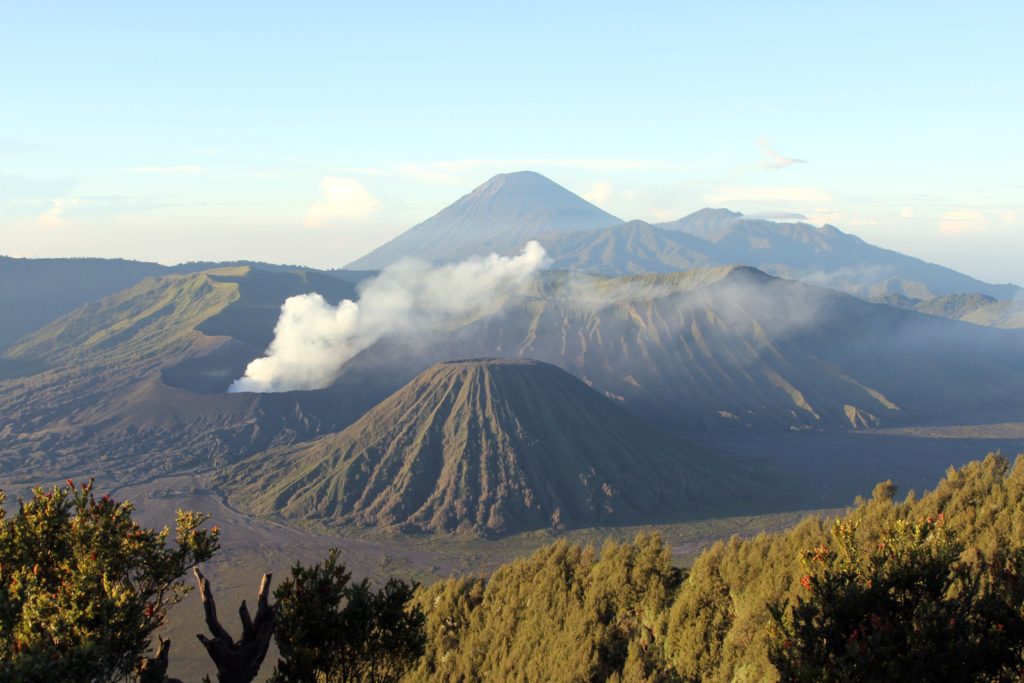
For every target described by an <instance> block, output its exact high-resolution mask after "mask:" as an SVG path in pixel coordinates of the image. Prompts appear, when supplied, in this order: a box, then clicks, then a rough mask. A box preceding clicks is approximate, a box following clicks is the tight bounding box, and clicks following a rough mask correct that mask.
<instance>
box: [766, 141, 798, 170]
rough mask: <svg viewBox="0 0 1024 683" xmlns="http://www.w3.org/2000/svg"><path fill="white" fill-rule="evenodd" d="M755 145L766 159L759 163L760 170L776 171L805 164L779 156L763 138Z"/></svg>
mask: <svg viewBox="0 0 1024 683" xmlns="http://www.w3.org/2000/svg"><path fill="white" fill-rule="evenodd" d="M757 144H758V146H759V147H760V148H761V151H762V152H764V155H765V157H767V158H766V159H765V160H764V161H762V162H761V168H763V169H766V170H769V171H778V170H779V169H782V168H786V167H787V166H792V165H793V164H806V163H807V161H806V160H805V159H794V158H791V157H786V156H783V155H781V154H779V153H778V152H776V151H775V148H774V147H772V146H771V143H769V142H768V140H767V139H765V138H761V139H760V140H758V141H757Z"/></svg>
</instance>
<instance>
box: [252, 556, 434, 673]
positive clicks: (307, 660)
mask: <svg viewBox="0 0 1024 683" xmlns="http://www.w3.org/2000/svg"><path fill="white" fill-rule="evenodd" d="M351 578H352V577H351V574H350V573H349V572H348V571H347V570H346V569H345V566H344V565H342V564H340V563H339V561H338V551H337V550H334V551H331V553H330V555H329V556H328V557H327V559H326V560H324V561H323V562H322V563H320V564H317V565H314V566H312V567H303V566H302V565H301V564H296V565H295V566H294V567H293V568H292V573H291V577H290V578H289V579H287V580H286V581H285V582H284V583H282V584H281V585H280V586H278V588H277V590H275V591H274V597H275V598H277V605H278V610H279V611H278V625H277V631H276V639H277V646H278V649H279V651H280V653H281V659H280V661H278V663H277V667H276V668H275V670H274V676H273V678H272V679H271V680H272V681H274V683H306V682H308V681H343V682H345V683H348V682H356V681H366V682H367V683H392V682H394V681H397V680H399V679H400V678H401V676H402V674H403V673H404V672H405V671H406V669H408V668H409V666H410V665H411V664H412V663H413V662H415V661H416V660H417V659H418V658H419V657H420V655H422V654H423V646H424V642H425V638H424V635H423V621H424V616H423V612H422V611H421V610H420V609H419V608H418V607H413V608H411V609H407V604H408V603H409V601H410V600H411V598H412V596H413V591H414V590H415V589H416V585H415V584H412V585H409V584H406V583H405V582H404V581H400V580H398V579H391V580H389V581H388V582H387V583H386V584H385V585H384V587H383V588H381V589H379V590H377V591H373V590H371V588H370V584H369V582H368V581H367V580H366V579H364V580H362V581H360V582H358V583H353V582H352V581H351Z"/></svg>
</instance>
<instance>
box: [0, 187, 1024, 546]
mask: <svg viewBox="0 0 1024 683" xmlns="http://www.w3.org/2000/svg"><path fill="white" fill-rule="evenodd" d="M552 186H553V187H552ZM602 226H604V227H602ZM528 237H541V238H542V239H544V240H545V246H546V247H547V248H548V254H549V257H550V259H551V260H550V263H551V264H553V265H554V266H556V268H555V269H552V270H548V271H546V272H543V273H541V274H540V275H539V276H538V277H537V278H536V279H535V280H534V281H533V282H532V284H531V286H530V287H529V288H528V289H527V290H526V291H522V292H518V293H516V294H515V295H512V296H509V297H507V298H506V299H503V300H502V301H500V302H496V304H495V306H493V307H490V308H488V310H487V311H486V313H479V314H475V315H471V316H463V317H459V318H457V319H451V320H443V321H440V322H438V323H437V324H436V325H434V326H433V327H431V328H430V329H422V330H417V334H416V335H415V339H408V338H401V337H397V336H394V337H388V336H386V335H385V336H384V337H383V338H381V339H380V340H379V341H378V342H376V343H374V344H372V345H371V346H369V348H366V349H365V350H363V351H362V352H361V353H359V354H358V355H356V356H355V357H354V358H352V359H351V360H350V361H349V362H347V363H346V364H345V365H344V366H343V367H342V368H341V371H340V373H339V374H338V376H337V377H336V378H335V379H334V380H333V383H331V384H330V385H329V386H327V388H325V389H320V390H315V391H291V392H284V393H264V394H251V393H237V394H228V393H225V391H226V389H227V387H228V385H229V384H230V383H231V382H232V380H234V379H236V378H238V377H239V376H240V375H241V374H242V372H243V371H244V370H245V368H246V366H247V364H248V363H249V362H250V361H252V360H253V359H255V358H258V357H260V356H261V355H262V354H263V353H264V350H265V349H266V348H267V345H268V344H269V343H270V341H271V340H272V339H273V338H274V330H275V325H276V323H277V320H278V315H279V312H280V307H281V304H282V303H283V302H284V300H285V299H286V298H288V297H290V296H294V295H298V294H304V293H308V292H314V291H315V292H318V293H320V294H321V295H323V296H324V298H325V299H326V300H327V302H329V303H332V304H336V303H338V302H339V301H340V300H342V299H346V298H347V299H358V297H359V294H360V285H359V284H358V283H359V282H360V280H363V279H365V278H368V277H372V273H366V272H355V271H345V270H339V271H332V272H323V271H313V270H309V269H296V268H287V267H280V266H263V265H260V264H255V265H241V266H232V267H209V265H210V264H190V265H187V266H181V267H176V269H175V270H173V271H172V272H168V270H166V269H164V267H162V266H157V265H156V264H133V263H131V262H92V261H89V262H79V263H72V264H71V265H70V266H69V267H71V268H72V271H74V272H77V273H79V275H78V277H85V276H84V275H82V273H86V272H93V271H96V272H100V273H105V276H104V278H99V279H101V280H102V282H97V283H95V285H94V286H93V287H92V288H89V287H83V288H81V291H79V292H74V291H71V290H73V289H74V288H72V287H70V286H68V285H66V286H62V287H57V289H58V290H60V292H61V293H62V295H61V296H60V297H58V296H56V295H53V296H49V295H45V294H43V293H40V292H34V293H30V294H31V295H30V296H28V298H27V299H24V298H23V299H18V298H17V297H11V298H10V300H9V301H7V302H6V304H5V305H6V306H7V309H0V313H3V311H4V310H8V309H9V310H8V314H11V313H10V311H14V313H15V314H16V313H17V312H18V311H19V310H21V309H22V308H25V307H27V306H32V305H35V304H37V303H38V300H44V301H48V302H49V304H47V305H48V306H50V307H49V308H46V306H42V307H41V310H43V309H45V310H43V312H41V313H40V314H39V315H40V317H45V316H44V313H45V315H56V313H55V312H57V311H61V310H67V309H68V307H69V306H72V305H73V304H75V302H76V301H77V299H76V297H79V298H81V297H93V298H95V297H99V298H95V300H91V299H89V300H86V301H83V302H81V303H80V304H79V305H78V306H77V307H75V308H73V309H72V310H70V311H69V312H66V313H64V314H63V315H60V316H59V317H57V318H56V319H53V320H52V321H51V322H49V323H48V324H46V325H44V326H43V327H41V328H39V329H37V330H36V331H34V332H32V333H31V334H28V335H26V336H24V337H22V338H21V339H20V340H18V341H17V342H15V343H13V344H11V345H9V346H8V347H7V348H6V350H4V351H2V353H0V416H2V418H0V471H3V472H5V473H8V474H11V473H20V474H23V475H30V474H32V473H38V472H54V471H58V470H59V471H61V472H62V473H63V474H64V476H68V475H74V476H87V475H89V474H102V475H105V476H106V477H107V478H109V479H111V480H112V481H137V480H139V479H140V478H144V477H152V476H159V475H160V474H163V473H168V472H177V471H182V470H200V471H202V470H206V471H216V472H221V473H222V474H220V475H218V476H220V481H221V482H222V485H223V486H225V487H226V491H227V492H228V493H229V495H231V496H235V497H237V500H238V501H240V502H241V503H242V504H244V505H247V506H249V507H250V508H251V509H253V510H257V511H260V512H263V513H276V514H281V515H283V516H285V517H296V516H302V517H313V518H318V519H334V520H341V521H344V522H353V523H360V524H388V525H392V524H396V525H404V526H405V527H407V528H410V529H412V528H416V529H422V530H431V531H438V530H452V529H458V528H471V529H474V530H476V531H478V532H480V533H505V532H507V531H510V530H519V529H525V528H535V527H537V526H550V525H552V524H554V525H555V526H558V525H567V526H579V525H587V524H604V523H626V522H628V521H637V520H643V519H651V518H652V515H654V508H652V507H651V504H652V503H651V500H653V501H657V504H656V506H655V507H657V509H658V510H660V511H662V512H664V513H665V514H667V515H670V516H676V517H678V516H686V515H690V514H704V512H706V511H709V510H712V509H713V508H715V505H716V504H717V503H716V501H718V502H723V501H731V502H726V503H723V504H726V505H727V506H730V509H732V510H734V511H735V510H739V509H740V508H741V507H742V506H741V505H740V504H739V501H740V499H741V498H742V497H743V496H744V495H747V494H749V493H750V491H751V490H752V489H751V488H750V487H749V485H750V482H751V476H750V472H751V471H752V470H751V468H750V465H749V464H748V463H743V462H741V461H739V460H737V459H731V458H730V457H727V456H725V455H722V454H721V453H719V452H714V451H713V449H710V450H709V449H702V448H700V447H697V446H695V445H694V444H693V441H692V440H691V439H692V438H693V437H698V438H699V437H700V435H702V434H708V433H728V432H740V433H745V434H755V433H756V434H762V433H765V434H766V433H794V432H803V431H814V432H821V431H844V430H859V429H865V428H874V427H878V426H900V425H918V424H935V423H947V424H948V423H950V422H953V421H958V420H960V421H966V422H971V421H980V420H991V421H994V420H997V419H1001V418H1002V417H1003V416H1006V415H1010V416H1012V415H1019V414H1021V413H1022V412H1024V354H1022V353H1021V349H1022V348H1024V333H1022V332H1020V331H1017V330H999V329H994V328H992V327H983V326H980V325H975V324H969V323H966V322H957V321H953V320H948V319H946V318H964V319H968V320H969V319H971V318H970V316H972V315H975V316H977V315H981V314H980V313H978V311H982V310H984V311H998V315H997V314H996V313H995V312H991V313H986V314H985V315H987V316H988V318H986V319H987V320H988V321H990V322H997V320H998V321H1002V322H1003V323H1005V324H1008V326H1012V322H1013V320H1014V319H1015V318H1014V315H1015V313H1014V306H1015V305H1016V304H1015V303H1014V302H1012V301H1008V300H1006V297H1009V296H1013V295H1014V293H1015V292H1016V291H1017V288H1015V287H1013V286H1011V285H987V284H986V283H981V282H978V281H976V280H972V279H970V278H967V277H966V276H963V275H960V274H958V273H954V272H953V271H949V270H948V269H944V268H941V267H939V266H933V265H931V264H926V263H924V262H921V261H918V260H917V259H912V258H910V257H906V256H902V255H899V254H895V253H894V252H888V251H886V250H882V249H878V248H877V247H873V246H871V245H867V244H866V243H864V242H863V241H861V240H859V239H858V238H856V237H854V236H852V235H847V234H845V233H842V232H841V231H839V230H838V229H836V228H832V227H830V226H826V227H825V228H815V227H813V226H809V225H806V224H802V223H792V224H778V223H774V222H772V221H764V220H759V219H748V218H746V217H743V216H741V215H739V214H736V213H734V212H728V211H724V210H704V211H700V212H697V213H696V214H692V215H691V216H688V217H686V218H684V219H681V220H680V221H676V222H674V223H672V224H662V225H660V226H652V225H648V224H645V223H639V222H632V223H622V222H621V221H618V219H615V218H614V217H613V216H610V215H608V214H606V213H604V212H602V211H600V209H597V207H593V206H592V205H589V204H587V203H586V202H585V201H584V200H582V199H580V198H578V197H575V195H572V194H571V193H569V192H568V191H566V190H564V189H562V188H559V187H558V186H556V185H554V184H553V183H551V182H550V181H548V180H547V179H545V178H543V177H542V176H538V175H537V174H509V175H506V176H499V177H498V178H496V179H494V180H492V181H490V182H488V183H487V184H485V185H484V186H482V187H481V188H477V190H475V191H474V192H473V193H471V194H470V195H467V197H465V198H463V199H462V200H459V201H458V202H456V203H455V204H454V205H452V207H449V209H446V210H445V211H442V212H441V213H440V214H438V215H437V216H435V217H434V218H432V219H430V220H428V221H426V222H424V223H423V224H421V225H420V226H417V228H414V229H413V230H411V231H410V232H409V233H407V237H405V238H401V239H398V240H396V241H395V242H393V243H390V244H389V245H385V247H382V248H381V249H380V250H378V251H376V252H374V253H373V254H371V255H369V256H368V257H367V259H366V260H360V261H357V262H356V263H354V264H352V265H353V266H358V267H370V266H379V265H385V264H387V263H390V262H392V261H393V260H395V259H399V258H401V257H403V256H406V255H410V254H415V255H416V256H418V257H421V258H426V259H429V260H433V261H441V262H444V261H448V260H451V259H456V258H461V257H463V256H466V255H473V254H479V253H484V252H487V251H491V250H498V251H511V250H514V249H516V248H518V247H519V246H521V241H522V240H523V239H525V238H528ZM431 245H432V246H431ZM370 257H372V258H370ZM755 257H756V258H759V259H760V260H759V261H757V264H758V265H760V266H761V267H762V268H761V269H759V268H755V267H751V266H736V265H720V264H721V263H723V262H732V261H739V262H743V261H745V260H746V261H753V260H755ZM9 261H11V262H12V263H13V262H14V261H17V264H16V266H17V269H20V270H19V272H20V271H21V270H25V269H26V268H28V269H29V270H31V267H30V266H31V265H32V264H31V263H30V262H24V261H21V260H9ZM5 263H6V262H4V263H0V266H3V265H4V264H5ZM104 263H108V265H109V266H110V267H109V268H108V269H104V265H103V264H104ZM850 264H857V265H858V268H852V267H851V266H850ZM42 266H43V267H44V269H46V270H49V271H55V272H56V271H60V268H61V265H60V263H57V262H47V263H45V264H42ZM861 266H862V267H861ZM75 269H77V270H75ZM814 269H816V270H814ZM765 270H768V271H772V272H774V273H779V274H785V275H787V276H791V277H796V278H802V279H805V280H808V281H810V282H819V281H820V282H824V283H827V284H829V285H831V286H833V287H835V288H837V289H845V290H849V291H853V292H856V293H857V294H859V295H861V296H865V297H867V296H869V295H874V296H876V300H877V301H878V303H871V302H868V301H865V300H863V299H860V298H856V297H854V296H851V295H849V294H845V293H842V292H840V291H836V289H828V288H824V287H821V286H817V285H815V284H810V282H806V283H805V282H798V281H793V280H791V279H782V278H780V277H776V276H773V275H771V274H769V273H767V272H765ZM668 271H671V272H668ZM680 271H681V272H680ZM10 273H11V271H2V272H0V281H2V280H3V278H4V277H5V276H6V277H13V276H11V275H10ZM853 273H859V274H858V275H857V276H856V277H854V275H852V274H853ZM894 273H895V274H894ZM861 275H864V277H861ZM143 276H145V277H144V279H142V280H141V281H139V280H137V278H139V277H143ZM879 278H881V279H879ZM72 279H73V278H72ZM133 281H134V282H135V284H129V286H127V287H126V288H122V289H117V288H119V287H121V285H122V284H124V283H131V282H133ZM107 290H111V291H110V292H107ZM5 291H7V292H8V293H10V292H11V291H14V290H12V289H7V290H5ZM18 291H20V290H18ZM956 291H970V292H973V293H972V294H966V295H962V294H954V293H951V292H956ZM911 294H913V297H914V298H911V296H910V295H911ZM939 294H942V296H938V295H939ZM33 297H35V298H33ZM999 297H1002V298H1003V300H1002V301H1000V300H997V298H999ZM34 302H35V303H34ZM0 303H4V302H3V301H0ZM890 304H892V305H890ZM928 307H932V308H934V310H928V312H930V313H940V314H941V315H943V316H945V317H937V316H935V315H925V314H923V313H921V312H918V310H924V309H927V308H928ZM915 309H916V310H915ZM453 358H489V359H503V360H490V361H487V362H482V361H480V362H463V363H456V364H453V363H446V362H447V361H450V360H451V359H453ZM438 363H441V364H440V365H438ZM421 373H425V374H421ZM567 373H568V374H567ZM570 375H571V376H570ZM409 382H412V383H411V384H408V385H407V383H409ZM403 387H404V388H403ZM530 387H532V389H531V388H530ZM588 387H589V388H588ZM531 391H532V392H533V394H531ZM396 392H397V393H396ZM531 395H533V396H534V399H533V400H532V401H531V400H528V398H529V396H531ZM557 424H561V425H564V426H566V430H567V431H565V433H564V434H563V435H562V436H559V430H558V428H557V427H556V425H557ZM388 425H391V426H393V427H394V429H393V430H392V431H389V429H390V427H388ZM602 430H603V431H602ZM605 446H609V448H611V450H609V448H606V447H605ZM616 453H617V454H618V455H616ZM460 454H461V455H460ZM545 454H546V455H545ZM673 454H674V455H673ZM548 457H550V460H548V459H546V458H548ZM616 458H621V459H622V462H628V463H630V468H631V469H630V471H631V472H633V473H634V475H635V476H636V482H635V483H631V480H630V479H629V477H625V475H624V473H623V470H622V469H621V467H619V465H617V464H616ZM549 465H550V466H551V467H554V469H552V470H550V471H549V470H547V469H545V468H546V467H548V466H549ZM224 468H229V469H226V470H225V469H224ZM414 474H415V476H413V475H414ZM292 475H294V476H292ZM631 476H632V475H631ZM547 479H550V480H551V482H552V483H551V485H550V486H549V487H547V488H546V487H545V485H542V484H541V483H540V482H541V481H542V480H547ZM609 491H610V493H609ZM643 491H649V492H654V493H652V494H651V495H652V499H651V500H645V499H644V497H643V495H641V494H642V492H643ZM670 491H675V492H676V494H677V495H678V501H677V502H678V505H677V504H676V503H673V502H672V501H671V500H670V499H671V494H670ZM702 492H710V493H709V495H707V496H704V495H702ZM760 495H761V494H757V495H755V496H754V497H755V498H758V497H759V496H760ZM702 511H703V512H702Z"/></svg>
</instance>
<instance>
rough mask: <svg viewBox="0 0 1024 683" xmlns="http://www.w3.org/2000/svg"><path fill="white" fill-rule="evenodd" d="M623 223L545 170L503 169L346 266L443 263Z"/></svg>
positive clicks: (376, 267)
mask: <svg viewBox="0 0 1024 683" xmlns="http://www.w3.org/2000/svg"><path fill="white" fill-rule="evenodd" d="M621 222H622V221H621V220H620V219H619V218H616V217H615V216H613V215H611V214H610V213H608V212H606V211H604V210H602V209H600V208H599V207H597V206H594V205H593V204H591V203H590V202H588V201H587V200H585V199H583V198H582V197H580V196H578V195H575V194H573V193H572V192H570V191H569V190H567V189H565V188H564V187H562V186H561V185H559V184H558V183H556V182H554V181H552V180H550V179H548V178H546V177H544V176H543V175H541V174H540V173H536V172H534V171H518V172H515V173H502V174H499V175H496V176H494V177H493V178H491V179H490V180H488V181H487V182H485V183H483V184H482V185H480V186H478V187H477V188H475V189H474V190H473V191H472V192H470V193H469V194H467V195H464V196H463V197H461V198H459V199H458V200H456V201H455V202H454V203H452V204H451V205H449V206H447V207H445V208H444V209H442V210H441V211H440V212H438V213H437V214H436V215H434V216H432V217H431V218H428V219H427V220H425V221H423V222H422V223H420V224H419V225H417V226H415V227H413V228H411V229H410V230H407V231H406V232H404V233H402V234H401V235H399V236H398V237H396V238H395V239H393V240H391V241H390V242H388V243H387V244H384V245H383V246H381V247H378V248H377V249H375V250H373V251H372V252H370V253H369V254H367V255H366V256H364V257H362V258H360V259H358V260H356V261H354V262H352V263H351V264H349V265H348V266H346V267H347V268H352V269H357V270H365V269H371V270H372V269H379V268H385V267H387V266H389V265H391V264H392V263H394V262H396V261H399V260H401V259H402V258H406V257H410V256H415V257H417V258H421V259H425V260H427V261H434V262H443V261H453V260H458V259H462V258H465V257H467V256H473V255H485V254H488V253H492V252H511V251H516V250H518V249H520V248H521V247H522V246H523V245H524V244H525V243H526V242H527V241H529V240H531V239H536V238H542V237H544V236H546V235H557V234H564V233H569V232H576V231H581V230H591V229H596V228H603V227H607V226H609V225H615V224H618V223H621Z"/></svg>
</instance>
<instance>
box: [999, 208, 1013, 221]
mask: <svg viewBox="0 0 1024 683" xmlns="http://www.w3.org/2000/svg"><path fill="white" fill-rule="evenodd" d="M999 220H1001V221H1002V222H1003V223H1016V222H1017V212H1016V211H1004V212H1003V213H1002V214H1000V216H999Z"/></svg>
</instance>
